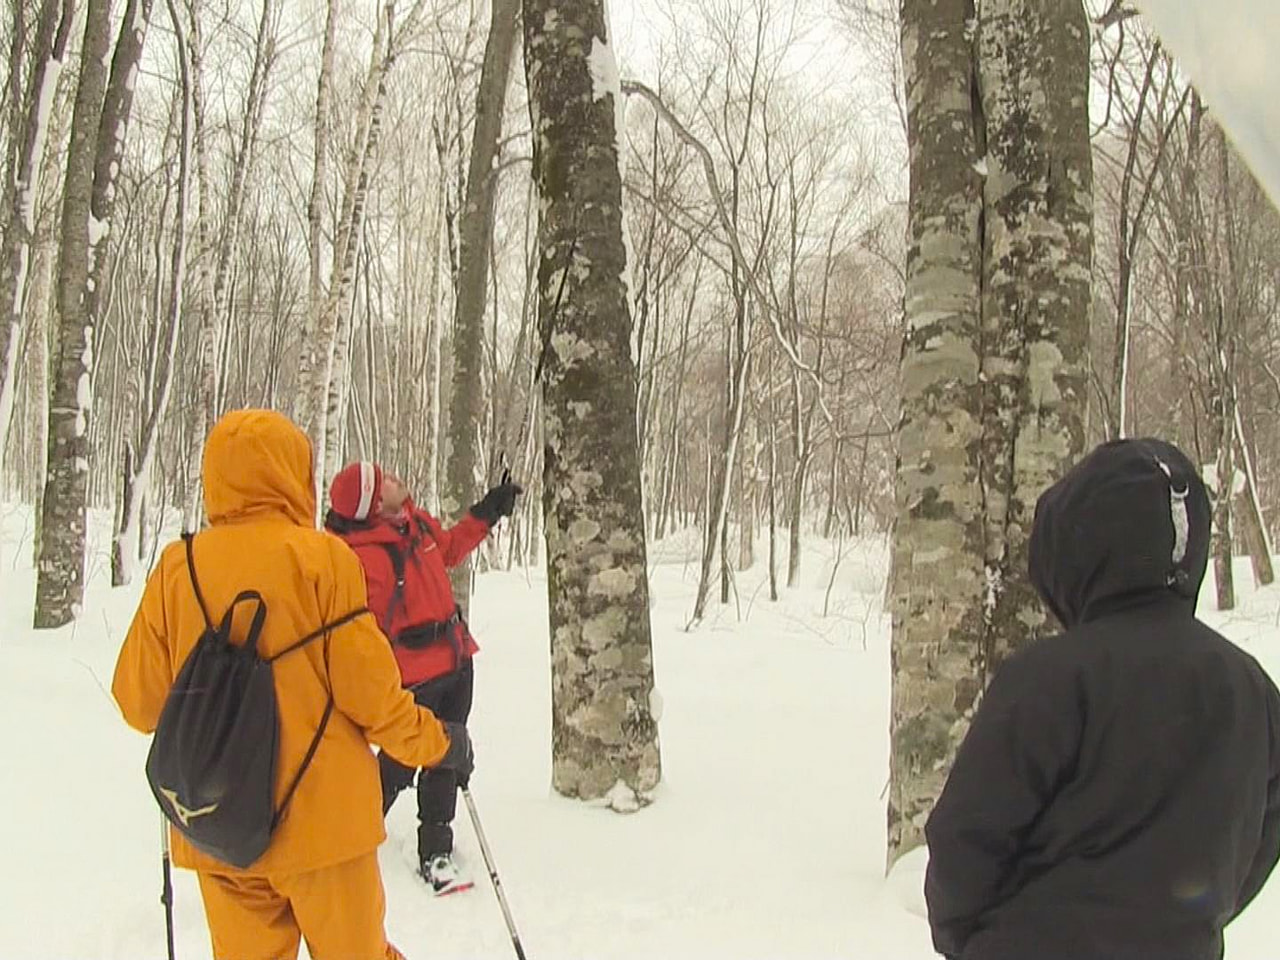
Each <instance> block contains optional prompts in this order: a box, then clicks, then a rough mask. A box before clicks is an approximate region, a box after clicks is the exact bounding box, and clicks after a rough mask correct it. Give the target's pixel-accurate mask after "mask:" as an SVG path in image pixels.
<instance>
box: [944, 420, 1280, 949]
mask: <svg viewBox="0 0 1280 960" xmlns="http://www.w3.org/2000/svg"><path fill="white" fill-rule="evenodd" d="M1209 529H1210V508H1209V500H1208V496H1207V495H1206V492H1205V488H1204V484H1203V483H1202V482H1201V480H1200V478H1199V477H1198V476H1197V475H1196V471H1195V469H1194V467H1193V466H1192V465H1191V463H1190V462H1189V461H1188V460H1187V459H1186V457H1184V456H1183V455H1182V454H1181V453H1180V452H1179V451H1178V449H1177V448H1176V447H1173V446H1171V445H1169V444H1167V443H1163V442H1161V441H1158V440H1124V441H1117V442H1114V443H1108V444H1105V445H1103V446H1101V447H1099V448H1098V449H1096V450H1095V451H1094V452H1093V453H1091V454H1090V455H1089V456H1087V457H1086V458H1085V459H1084V460H1082V461H1081V462H1080V463H1078V464H1077V465H1076V466H1075V467H1074V468H1073V469H1072V470H1071V471H1070V472H1069V473H1068V474H1067V475H1066V476H1065V477H1063V478H1062V480H1061V481H1059V482H1058V483H1057V484H1056V485H1054V486H1053V487H1052V488H1050V489H1049V490H1048V491H1047V492H1046V493H1045V494H1044V495H1043V496H1042V497H1041V498H1040V501H1039V503H1038V504H1037V505H1036V516H1035V525H1034V529H1033V533H1032V537H1031V543H1030V568H1031V577H1032V580H1033V582H1034V583H1035V585H1036V589H1037V590H1038V591H1039V593H1040V595H1041V597H1042V598H1043V599H1044V601H1045V603H1046V604H1047V605H1048V607H1049V608H1050V609H1051V610H1052V611H1053V613H1054V615H1055V616H1056V617H1057V618H1058V619H1059V620H1060V621H1061V623H1062V624H1063V626H1064V627H1065V628H1066V632H1065V633H1063V634H1060V635H1058V636H1055V637H1053V638H1050V639H1047V640H1044V641H1042V642H1039V643H1036V644H1032V645H1031V646H1030V647H1028V648H1026V649H1024V650H1022V651H1020V652H1019V653H1018V654H1016V655H1014V656H1012V657H1011V658H1009V660H1008V661H1006V663H1005V664H1004V665H1003V666H1002V667H1001V669H1000V670H999V671H998V672H997V674H996V676H995V678H994V680H993V681H992V683H991V686H990V688H989V689H988V691H987V693H986V695H985V697H984V698H983V701H982V703H981V705H980V707H979V709H978V711H977V713H976V714H975V716H974V718H973V722H972V726H971V727H970V730H969V733H968V736H967V737H966V738H965V740H964V743H963V744H962V745H961V747H960V750H959V752H958V754H957V756H956V760H955V764H954V766H953V768H952V771H951V775H950V777H949V779H948V781H947V784H946V787H945V788H944V790H943V792H942V796H941V797H940V798H939V800H938V803H937V806H936V807H935V809H934V811H933V814H932V816H931V817H930V818H929V821H928V823H927V825H926V831H925V833H926V837H927V840H928V844H929V867H928V872H927V874H926V880H925V896H926V899H927V901H928V905H929V923H930V926H931V928H932V931H933V941H934V945H935V947H936V948H937V949H938V951H939V952H940V953H941V954H942V955H943V956H945V957H947V958H949V960H1015V958H1016V960H1032V958H1034V960H1217V958H1220V957H1222V955H1223V937H1222V931H1223V928H1224V927H1225V926H1226V925H1227V924H1228V923H1229V922H1230V921H1231V920H1232V919H1234V918H1235V917H1236V916H1237V915H1238V914H1239V913H1240V912H1241V911H1242V910H1243V909H1244V908H1245V907H1246V906H1247V905H1248V904H1249V902H1250V901H1251V900H1252V899H1253V898H1254V897H1255V896H1256V895H1257V893H1258V892H1259V890H1261V889H1262V886H1263V883H1264V882H1265V881H1266V879H1267V877H1268V875H1269V874H1270V873H1271V871H1272V869H1273V867H1274V866H1275V864H1276V861H1277V857H1280V694H1277V692H1276V687H1275V684H1274V683H1273V682H1272V681H1271V679H1270V678H1269V677H1268V676H1267V674H1266V673H1265V672H1264V670H1263V669H1262V668H1261V667H1260V666H1259V665H1258V663H1257V662H1256V661H1255V660H1254V659H1253V658H1252V657H1251V656H1249V655H1248V654H1247V653H1245V652H1244V651H1242V650H1240V649H1239V648H1237V647H1236V646H1235V645H1233V644H1232V643H1230V642H1229V641H1227V640H1225V639H1224V638H1223V637H1221V636H1219V635H1218V634H1217V633H1215V632H1214V631H1213V630H1211V629H1209V628H1208V627H1206V626H1205V625H1204V624H1202V623H1200V622H1199V621H1198V620H1196V619H1195V599H1196V595H1197V593H1198V592H1199V588H1200V582H1201V580H1202V579H1203V577H1204V572H1205V566H1206V563H1207V560H1208V553H1209Z"/></svg>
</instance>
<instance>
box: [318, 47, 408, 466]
mask: <svg viewBox="0 0 1280 960" xmlns="http://www.w3.org/2000/svg"><path fill="white" fill-rule="evenodd" d="M393 58H394V54H393V52H392V49H391V48H390V46H388V49H387V53H386V57H385V58H384V61H383V67H382V69H381V70H380V72H379V74H378V78H377V83H378V89H377V94H376V96H375V98H374V102H373V110H372V112H371V114H370V115H369V121H368V124H367V126H366V127H365V129H366V131H367V133H366V136H365V147H364V157H363V161H362V162H361V164H360V173H359V176H358V178H357V180H356V182H355V184H354V191H355V199H354V203H353V204H352V205H351V206H350V208H349V209H350V214H349V220H347V221H345V222H344V224H343V225H342V226H340V228H339V239H338V243H337V244H336V245H335V246H336V249H340V250H342V251H343V252H344V254H345V257H344V259H343V260H342V261H341V267H339V261H338V260H337V259H335V260H334V272H333V277H332V279H331V281H330V284H329V301H328V304H327V306H326V313H328V312H329V311H334V312H335V319H336V320H337V322H336V323H333V324H332V331H331V332H330V331H329V328H330V322H331V321H330V320H329V319H327V318H326V319H325V320H324V322H323V323H322V325H321V333H320V336H321V337H325V336H326V335H328V336H330V337H331V338H332V345H331V350H330V354H329V367H328V370H327V371H326V377H325V378H324V379H325V394H324V405H323V414H322V419H321V421H320V423H321V426H320V428H319V432H318V437H319V440H318V442H317V446H316V451H317V456H318V457H319V458H320V464H321V465H322V467H323V472H318V473H317V479H319V480H320V481H321V482H322V483H323V484H324V485H326V486H327V485H328V482H329V480H330V478H332V477H333V476H334V475H335V474H336V473H337V472H338V471H339V470H340V469H341V468H342V455H343V438H344V429H343V428H344V427H345V425H346V420H345V416H344V414H345V412H346V398H347V396H348V394H349V393H350V379H351V370H350V367H351V334H352V328H353V322H352V320H353V318H352V313H353V311H354V309H355V279H356V257H357V253H358V251H359V249H360V244H361V241H362V240H363V237H364V223H365V210H366V208H367V205H368V198H369V181H370V179H371V177H372V176H373V171H374V158H375V156H376V155H377V151H378V139H379V133H380V130H381V120H382V109H383V104H384V103H385V101H386V97H387V74H388V72H389V70H390V67H391V62H392V60H393ZM348 172H349V173H350V172H351V171H350V170H348ZM348 189H349V190H350V189H352V186H351V185H349V186H348ZM344 234H345V236H344ZM335 257H336V252H335ZM317 372H319V371H317Z"/></svg>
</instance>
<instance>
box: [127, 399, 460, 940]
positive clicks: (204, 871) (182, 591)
mask: <svg viewBox="0 0 1280 960" xmlns="http://www.w3.org/2000/svg"><path fill="white" fill-rule="evenodd" d="M203 482H204V497H205V508H206V512H207V513H208V516H209V523H210V526H209V528H208V529H207V530H204V531H202V532H201V533H199V534H198V535H197V536H196V537H195V539H194V542H193V544H192V549H193V553H194V561H195V566H197V567H198V568H199V570H200V586H201V589H202V591H203V593H204V596H205V599H206V601H207V603H208V606H209V607H210V609H214V610H218V611H221V610H225V609H226V608H227V607H228V605H229V604H230V603H231V601H232V600H233V598H235V597H236V595H237V594H238V593H239V592H240V591H242V590H246V589H252V590H256V591H258V592H259V593H260V594H261V595H262V597H263V599H264V601H265V602H266V604H267V606H268V607H269V609H270V615H269V616H268V617H267V618H266V621H265V625H264V627H263V629H262V633H261V635H260V637H259V641H258V643H259V650H261V651H262V653H263V655H264V656H269V655H271V654H272V653H274V652H277V651H279V650H282V649H283V648H285V647H287V646H289V645H290V644H291V643H292V642H293V641H294V640H296V639H298V638H299V637H303V636H306V635H307V634H309V633H311V632H312V631H314V630H316V629H317V628H319V627H320V626H321V625H323V624H327V623H329V622H332V621H334V620H337V619H338V618H340V617H342V616H343V615H344V614H346V613H348V612H350V611H352V610H358V609H360V608H362V607H364V606H366V595H365V585H364V575H363V573H362V571H361V569H360V562H359V560H358V559H357V558H356V556H355V554H354V553H352V551H351V550H350V549H349V548H348V547H347V546H346V545H345V544H343V543H342V542H341V541H340V540H338V539H337V538H336V537H332V536H329V535H328V534H326V533H324V532H322V531H319V530H316V529H315V494H314V481H313V474H312V456H311V444H310V442H309V441H308V440H307V438H306V436H305V435H304V434H303V433H302V431H300V430H299V429H298V428H297V427H296V426H294V424H293V423H291V422H290V421H289V420H288V419H287V418H285V417H284V416H282V415H280V414H278V413H274V412H270V411H265V410H242V411H237V412H234V413H230V414H227V415H226V416H225V417H223V418H222V419H221V420H220V421H219V422H218V423H217V424H216V425H215V426H214V428H213V430H212V431H211V432H210V434H209V438H208V441H207V442H206V444H205V450H204V464H203ZM203 629H204V619H203V615H202V613H201V610H200V606H199V602H198V600H197V598H196V596H195V593H194V591H193V588H192V583H191V579H190V576H189V573H188V569H187V562H186V555H185V549H184V545H183V544H182V543H174V544H171V545H170V546H169V547H167V548H166V549H165V551H164V553H163V554H162V556H161V558H160V562H159V563H158V564H157V566H156V568H155V570H154V571H153V572H152V574H151V576H150V578H149V579H148V581H147V585H146V589H145V591H144V593H143V596H142V602H141V604H140V606H139V608H138V612H137V614H136V615H135V617H134V620H133V624H132V626H131V627H130V628H129V633H128V635H127V636H126V638H125V641H124V645H123V647H122V648H121V650H120V656H119V660H118V662H117V664H116V672H115V678H114V681H113V683H112V692H113V694H114V696H115V699H116V701H117V703H118V704H119V705H120V709H121V712H122V713H123V714H124V718H125V720H126V721H127V722H128V723H129V725H130V726H132V727H134V728H135V729H137V730H139V731H141V732H143V733H151V732H153V731H154V730H155V729H156V725H157V723H158V722H159V718H160V714H161V710H162V709H163V707H164V704H165V700H166V698H167V696H168V694H169V690H170V688H171V686H172V684H173V682H174V678H175V677H176V676H177V674H178V671H179V670H180V669H181V668H182V665H183V662H184V661H185V659H186V657H187V656H188V654H190V652H191V650H192V648H193V647H194V645H195V643H196V641H197V639H198V638H199V637H200V635H201V633H202V631H203ZM326 647H327V651H326ZM326 657H327V661H328V662H327V663H326ZM274 678H275V686H276V694H277V699H278V702H279V744H278V753H277V756H278V764H277V769H278V770H286V771H287V770H297V769H299V768H300V766H301V765H302V763H303V757H304V754H305V753H306V752H307V748H308V747H309V746H310V742H311V740H312V737H313V736H314V734H315V731H316V730H317V728H318V725H319V724H320V722H321V717H322V714H323V713H324V711H325V707H326V703H327V702H328V697H329V693H330V690H331V691H332V697H333V704H334V708H333V712H332V716H331V718H330V720H329V723H328V725H327V727H326V728H325V730H324V734H323V736H322V738H321V739H320V742H319V745H318V748H317V749H316V751H315V754H314V756H313V759H312V762H311V763H310V765H309V766H308V767H307V771H306V775H305V776H304V777H302V779H301V780H299V781H298V784H297V788H296V792H295V793H294V794H293V797H292V800H291V802H290V804H289V806H288V809H287V812H286V813H285V815H284V817H283V819H282V820H281V821H280V823H279V825H278V827H277V829H276V830H275V832H274V833H273V834H272V835H271V841H270V845H269V847H268V848H267V850H266V852H265V853H264V854H263V855H262V856H261V858H260V859H259V860H258V861H256V862H255V863H254V864H253V865H252V866H251V867H249V868H247V869H238V868H235V867H232V866H230V865H228V864H225V863H222V862H220V861H218V860H216V859H214V858H212V857H210V856H208V855H207V854H204V853H201V852H200V851H198V850H196V849H195V848H194V847H192V846H191V845H190V844H189V843H188V842H186V841H185V840H184V838H183V837H182V836H181V834H180V833H178V832H177V831H173V830H171V831H170V834H171V843H172V851H173V862H174V863H175V864H176V865H177V866H179V867H185V868H188V869H191V870H194V871H196V874H197V876H198V878H199V882H200V891H201V895H202V897H203V899H204V905H205V913H206V915H207V918H208V923H209V932H210V936H211V939H212V941H213V954H214V957H215V958H216V960H280V958H286V957H287V958H292V957H296V956H297V953H298V946H299V942H300V940H301V939H302V938H305V939H306V941H307V949H308V951H309V952H310V954H311V956H312V957H314V958H316V960H383V958H400V957H401V954H400V953H399V952H398V951H397V950H396V949H395V948H394V947H393V946H391V944H390V943H388V941H387V937H386V933H385V929H384V926H383V920H384V915H385V910H386V900H385V895H384V892H383V886H382V877H381V874H380V872H379V869H378V860H377V848H378V846H379V844H381V843H382V841H383V840H384V839H385V838H386V831H385V829H384V827H383V820H382V815H381V799H382V798H381V788H380V784H379V778H378V763H377V760H376V759H375V757H374V754H373V752H372V751H371V750H370V744H376V745H378V746H380V747H381V748H382V749H383V750H385V751H387V752H388V753H389V754H391V755H392V756H395V757H397V758H399V759H400V760H401V761H403V762H404V763H409V764H414V765H422V766H427V767H432V766H438V765H446V766H451V767H457V768H458V769H460V771H462V772H463V773H464V774H465V773H467V772H469V770H470V753H471V750H470V743H469V740H468V738H467V736H466V731H465V728H462V727H460V726H459V727H456V728H451V729H446V726H445V725H444V724H442V723H441V722H440V720H438V719H437V718H436V717H435V715H434V714H432V712H431V711H430V710H427V709H424V708H423V707H420V706H418V705H417V704H415V703H414V701H413V697H412V695H410V694H409V693H408V692H407V691H405V690H404V689H402V687H401V685H400V672H399V670H398V668H397V666H396V662H395V659H394V657H392V655H391V651H390V648H389V647H388V645H387V640H386V638H385V637H384V636H383V635H382V633H381V632H380V631H379V629H378V627H377V624H376V622H375V619H374V618H373V617H372V616H367V615H366V616H360V617H357V618H356V619H354V620H351V621H350V622H348V623H345V624H344V625H342V626H340V627H338V628H336V629H334V630H333V631H332V633H331V634H330V636H329V642H328V643H327V644H325V645H321V644H311V645H309V646H307V647H305V648H303V649H301V650H299V651H297V652H296V653H294V654H292V655H290V656H287V657H284V658H282V659H280V660H279V661H278V662H277V664H276V665H275V668H274ZM287 779H288V778H287V777H284V776H281V777H279V778H278V781H279V782H277V783H276V785H275V793H276V803H277V805H279V804H280V802H281V800H282V794H283V793H284V791H285V790H286V789H287V786H288V785H287V784H286V783H285V782H284V781H286V780H287Z"/></svg>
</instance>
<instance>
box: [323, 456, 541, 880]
mask: <svg viewBox="0 0 1280 960" xmlns="http://www.w3.org/2000/svg"><path fill="white" fill-rule="evenodd" d="M522 492H523V491H522V490H521V488H520V487H519V485H517V484H515V483H512V482H511V477H510V473H509V472H508V473H504V475H503V478H502V482H501V483H499V484H498V485H497V486H496V487H494V488H493V489H491V490H490V491H489V492H488V493H486V494H485V496H484V498H483V499H482V500H481V501H480V502H479V503H477V504H476V505H475V506H473V507H472V508H471V509H470V510H469V511H468V512H467V514H466V516H464V517H463V518H462V519H461V520H459V521H458V522H457V523H456V524H454V525H453V526H452V527H449V528H448V529H446V528H445V527H444V526H442V525H441V523H440V521H439V520H437V519H436V518H435V517H433V516H431V515H430V514H429V513H427V512H426V511H425V510H420V509H419V508H418V507H417V506H416V505H415V504H414V502H413V499H412V497H411V496H410V494H409V490H408V488H407V487H406V486H405V484H404V483H403V482H402V481H401V480H400V479H399V478H398V477H396V476H394V475H392V474H391V473H388V472H387V471H384V470H383V469H382V468H381V467H380V466H379V465H377V464H375V463H369V462H368V461H363V462H359V463H352V464H349V465H347V466H346V467H344V468H343V469H342V470H341V471H339V473H338V474H337V476H335V477H334V478H333V483H332V485H331V486H330V490H329V503H330V509H329V513H328V515H327V516H326V518H325V527H326V528H327V529H328V530H329V531H330V532H331V533H334V534H336V535H337V536H338V537H340V538H342V540H344V541H345V542H346V543H347V545H348V546H350V547H351V548H352V550H354V551H355V554H356V556H357V557H359V558H360V563H361V565H362V566H363V567H364V572H365V579H366V581H367V584H368V591H369V609H370V610H371V611H372V612H373V614H374V616H375V617H376V618H377V620H378V625H379V626H380V627H381V628H382V632H383V633H385V634H386V635H387V638H388V639H389V640H390V641H391V649H392V652H393V653H394V655H395V658H396V662H397V663H398V664H399V666H400V678H401V682H402V683H403V685H404V686H405V687H408V688H409V689H410V690H411V691H412V692H413V696H414V699H415V700H416V701H417V703H418V704H420V705H421V706H424V707H428V708H429V709H430V710H431V711H432V712H433V713H434V714H436V716H438V717H439V718H440V719H441V720H442V721H450V722H453V723H461V724H465V723H466V722H467V717H468V716H469V715H470V713H471V695H472V687H473V683H474V669H473V667H472V662H471V658H472V657H473V656H474V655H475V653H476V652H477V651H478V650H479V647H478V646H477V645H476V642H475V639H474V638H473V637H472V636H471V631H470V630H469V629H468V628H467V622H466V620H465V619H463V617H462V615H461V614H460V613H459V611H458V606H457V603H456V602H455V601H454V597H453V588H452V586H451V585H450V583H449V575H448V571H449V570H450V569H451V568H453V567H456V566H458V564H460V563H462V562H463V561H464V560H466V558H467V556H468V555H469V554H470V553H471V551H472V550H474V549H475V548H476V547H477V546H479V545H480V543H482V542H483V541H484V538H485V537H486V536H487V535H488V533H489V531H490V530H491V529H492V528H493V527H494V526H495V525H496V524H497V523H498V521H499V520H500V519H502V518H503V517H506V516H510V515H511V511H512V510H513V509H515V502H516V497H517V496H518V495H519V494H520V493H522ZM378 769H379V771H380V773H381V777H382V813H383V815H384V816H385V815H386V813H387V811H388V810H390V809H391V805H392V804H393V803H395V800H396V797H397V796H399V795H400V793H401V792H402V791H403V790H404V789H405V788H406V787H408V786H410V785H411V784H412V783H413V782H414V779H415V778H416V779H417V787H418V860H419V864H420V866H419V870H420V872H421V874H422V877H423V879H424V880H426V881H427V882H428V883H429V884H430V885H431V886H432V888H433V889H434V890H435V892H436V894H437V895H441V894H445V893H452V892H456V891H457V890H460V889H465V888H466V887H468V886H470V884H469V883H465V882H463V880H462V879H461V876H460V874H459V872H458V869H457V865H456V864H455V863H454V861H453V828H452V826H451V824H452V822H453V817H454V813H455V811H456V807H457V799H458V788H459V786H464V787H465V786H466V784H465V783H459V780H458V777H457V775H456V773H453V772H448V771H445V770H441V769H422V770H418V769H414V768H412V767H406V766H404V765H403V764H400V763H398V762H397V761H395V760H393V759H392V758H391V757H390V756H388V755H387V754H386V753H380V754H379V755H378Z"/></svg>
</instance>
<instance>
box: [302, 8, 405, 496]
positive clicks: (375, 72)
mask: <svg viewBox="0 0 1280 960" xmlns="http://www.w3.org/2000/svg"><path fill="white" fill-rule="evenodd" d="M390 16H391V11H390V9H387V10H385V11H384V10H379V13H378V26H377V29H376V30H375V31H374V35H373V47H372V51H371V53H370V55H369V58H370V59H369V69H368V72H367V74H366V76H365V80H364V87H363V90H362V91H361V94H360V102H359V105H358V107H357V110H356V122H355V130H356V136H355V139H354V142H353V143H352V145H351V148H350V152H349V153H348V155H347V164H346V170H345V173H344V176H343V195H342V207H341V210H340V211H339V214H338V223H337V228H336V232H335V235H334V241H333V266H332V269H331V271H330V276H329V289H328V292H327V293H326V295H325V297H324V299H323V302H322V303H321V305H320V312H319V314H317V315H314V316H313V317H312V324H313V325H312V327H311V328H310V330H309V331H308V336H307V340H308V343H307V345H306V348H307V349H309V350H310V351H311V353H312V359H311V362H310V363H309V364H306V363H304V364H302V366H301V368H300V376H301V375H302V374H303V373H305V376H306V379H301V380H300V381H299V390H298V394H299V398H298V402H299V407H298V408H297V409H296V411H295V412H296V415H297V419H298V421H299V425H300V426H302V427H303V428H304V429H305V430H306V432H307V434H308V436H310V438H311V445H312V450H313V452H314V456H315V458H316V471H315V479H316V483H317V484H318V485H319V487H320V489H321V490H323V489H324V487H325V485H326V484H327V481H328V480H329V478H330V477H331V476H332V475H333V474H332V473H330V472H329V471H328V469H327V468H328V466H329V463H328V458H329V454H330V447H329V443H328V432H329V428H330V427H331V426H332V427H333V428H334V429H335V430H337V431H338V432H340V427H341V425H340V424H337V423H332V424H331V423H330V421H329V418H328V417H329V413H330V410H329V407H330V404H329V397H330V392H329V388H330V384H331V383H332V381H333V373H334V369H333V368H334V353H335V351H336V350H338V349H339V341H338V328H339V326H340V323H341V319H342V317H343V316H344V313H345V311H346V310H347V309H348V302H349V298H350V293H351V284H352V281H353V279H354V277H355V261H356V250H357V249H358V246H359V242H360V230H361V226H362V224H363V214H364V204H365V201H366V199H367V190H368V176H369V168H368V166H367V163H368V160H369V158H370V155H371V152H372V151H371V145H372V143H373V142H376V137H377V124H378V118H379V116H380V113H381V105H382V98H383V94H384V92H385V89H386V88H385V82H384V81H385V76H386V71H387V69H388V68H389V67H390V61H391V59H392V56H393V50H392V47H391V40H390V39H389V38H388V34H389V33H390V32H391V24H390V23H389V22H388V21H389V20H390ZM341 362H342V361H341V360H339V364H341ZM320 499H321V498H317V503H319V502H320Z"/></svg>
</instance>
